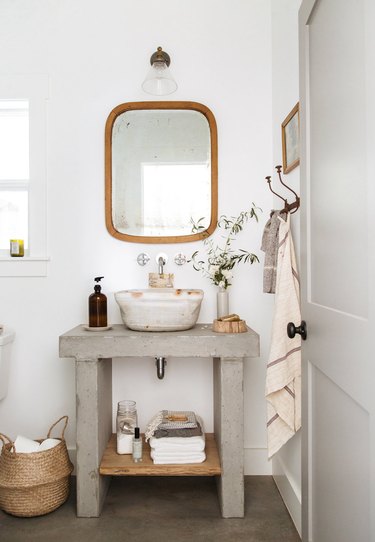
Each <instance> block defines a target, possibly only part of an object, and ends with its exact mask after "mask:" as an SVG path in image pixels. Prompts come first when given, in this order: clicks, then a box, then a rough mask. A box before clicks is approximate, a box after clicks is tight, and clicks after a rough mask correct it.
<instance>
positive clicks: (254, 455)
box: [244, 448, 272, 476]
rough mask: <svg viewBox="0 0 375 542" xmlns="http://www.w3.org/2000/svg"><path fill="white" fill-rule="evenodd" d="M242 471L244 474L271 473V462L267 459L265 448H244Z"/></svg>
mask: <svg viewBox="0 0 375 542" xmlns="http://www.w3.org/2000/svg"><path fill="white" fill-rule="evenodd" d="M244 473H245V476H246V475H248V476H250V475H253V476H254V475H258V476H259V475H262V474H268V475H270V474H272V463H271V461H268V452H267V448H245V450H244Z"/></svg>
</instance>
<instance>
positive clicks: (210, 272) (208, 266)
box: [188, 203, 262, 288]
mask: <svg viewBox="0 0 375 542" xmlns="http://www.w3.org/2000/svg"><path fill="white" fill-rule="evenodd" d="M261 211H262V210H261V209H260V208H259V207H256V205H255V204H254V203H252V206H251V208H250V209H249V210H248V211H242V212H241V213H240V214H239V215H238V216H237V217H233V216H230V217H228V216H226V215H221V216H220V218H219V220H218V222H217V226H218V228H220V229H222V230H224V231H225V232H226V235H221V237H222V239H223V240H224V242H223V244H222V246H220V245H218V244H217V245H215V244H214V241H213V239H212V238H210V239H205V240H204V241H203V244H204V246H205V248H206V253H207V261H205V260H203V259H199V251H198V250H197V251H196V252H194V254H192V256H191V259H190V260H188V261H189V262H193V268H194V269H195V270H196V271H200V272H202V273H203V275H204V276H206V277H208V278H209V279H210V280H211V281H212V282H213V283H214V284H216V285H218V286H220V287H222V288H227V287H228V286H230V285H231V282H230V280H231V279H232V276H233V275H232V273H231V270H232V269H233V268H234V266H235V265H237V264H240V263H244V264H250V265H252V264H254V263H255V262H259V258H258V256H257V255H256V254H253V253H252V252H249V251H247V250H244V249H242V248H240V249H238V252H235V251H234V250H233V249H232V247H231V244H232V242H233V241H234V239H235V237H236V235H238V234H239V233H240V232H241V231H242V230H243V229H244V227H245V226H246V224H247V223H248V222H249V220H252V219H254V220H256V222H258V214H257V213H258V212H261ZM203 220H204V217H202V218H199V219H198V220H197V221H194V220H193V219H191V223H192V232H193V233H197V232H200V231H201V230H202V229H204V226H203V224H202V221H203Z"/></svg>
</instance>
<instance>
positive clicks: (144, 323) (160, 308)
mask: <svg viewBox="0 0 375 542" xmlns="http://www.w3.org/2000/svg"><path fill="white" fill-rule="evenodd" d="M115 299H116V301H117V303H118V305H119V307H120V311H121V317H122V320H123V322H124V324H125V325H126V326H127V327H128V328H130V329H134V330H136V331H182V330H184V329H190V328H192V327H194V326H195V324H196V323H197V320H198V316H199V311H200V308H201V303H202V299H203V290H187V289H186V290H178V289H175V288H148V289H147V290H122V291H120V292H116V293H115Z"/></svg>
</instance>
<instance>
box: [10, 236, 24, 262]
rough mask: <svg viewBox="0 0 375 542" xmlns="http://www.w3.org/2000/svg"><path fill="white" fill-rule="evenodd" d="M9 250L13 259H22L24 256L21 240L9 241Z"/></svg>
mask: <svg viewBox="0 0 375 542" xmlns="http://www.w3.org/2000/svg"><path fill="white" fill-rule="evenodd" d="M9 249H10V255H11V256H12V257H13V258H22V256H24V255H25V249H24V244H23V239H11V240H10V247H9Z"/></svg>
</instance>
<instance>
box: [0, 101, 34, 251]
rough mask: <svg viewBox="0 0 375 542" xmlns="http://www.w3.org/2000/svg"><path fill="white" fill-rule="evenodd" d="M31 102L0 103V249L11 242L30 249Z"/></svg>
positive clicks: (2, 249)
mask: <svg viewBox="0 0 375 542" xmlns="http://www.w3.org/2000/svg"><path fill="white" fill-rule="evenodd" d="M29 147H30V145H29V102H28V101H25V100H12V101H10V100H0V250H1V251H2V252H5V253H6V252H7V251H9V240H10V239H23V240H24V243H25V249H26V254H27V253H28V246H29V239H28V237H29V232H28V199H29V198H28V192H29V169H30V168H29V165H30V161H29Z"/></svg>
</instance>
